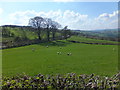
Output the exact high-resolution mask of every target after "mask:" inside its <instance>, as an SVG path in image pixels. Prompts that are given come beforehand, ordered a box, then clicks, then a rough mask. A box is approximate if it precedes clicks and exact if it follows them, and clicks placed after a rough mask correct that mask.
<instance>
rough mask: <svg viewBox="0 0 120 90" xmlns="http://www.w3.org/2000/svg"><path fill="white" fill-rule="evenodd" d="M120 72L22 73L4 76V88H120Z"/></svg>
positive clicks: (61, 89) (59, 89) (4, 89)
mask: <svg viewBox="0 0 120 90" xmlns="http://www.w3.org/2000/svg"><path fill="white" fill-rule="evenodd" d="M119 85H120V73H118V74H116V75H113V76H112V77H106V76H99V75H95V74H91V75H85V74H82V75H77V74H75V73H68V74H66V75H62V74H58V75H42V74H38V75H35V76H29V75H26V74H21V75H17V76H13V77H5V76H4V77H2V90H8V89H10V88H14V89H15V90H19V89H23V88H24V89H58V90H63V89H65V90H69V89H72V90H76V89H83V90H84V89H85V90H88V89H92V90H93V89H99V90H100V89H111V90H114V89H118V88H120V86H119Z"/></svg>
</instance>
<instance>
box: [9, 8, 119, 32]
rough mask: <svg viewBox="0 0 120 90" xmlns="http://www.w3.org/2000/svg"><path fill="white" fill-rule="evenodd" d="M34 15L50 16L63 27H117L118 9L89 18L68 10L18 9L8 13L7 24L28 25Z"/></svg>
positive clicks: (87, 28) (86, 28)
mask: <svg viewBox="0 0 120 90" xmlns="http://www.w3.org/2000/svg"><path fill="white" fill-rule="evenodd" d="M35 16H41V17H44V18H51V19H52V20H54V21H57V22H58V23H60V24H61V25H62V26H63V27H64V26H66V25H67V26H68V27H69V28H70V29H83V30H84V29H85V30H89V29H107V28H117V27H118V26H117V25H118V17H117V16H118V11H114V12H113V13H111V14H109V13H103V14H100V15H99V16H98V17H95V18H90V17H89V16H88V15H85V14H80V13H78V12H74V11H70V10H65V11H61V10H56V11H53V10H51V11H49V12H44V11H40V12H36V11H34V10H27V11H18V12H14V13H11V14H9V15H8V18H9V22H7V24H16V25H28V22H29V19H30V18H33V17H35Z"/></svg>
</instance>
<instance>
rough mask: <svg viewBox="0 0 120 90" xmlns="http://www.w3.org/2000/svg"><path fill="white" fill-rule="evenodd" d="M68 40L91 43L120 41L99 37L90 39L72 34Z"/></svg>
mask: <svg viewBox="0 0 120 90" xmlns="http://www.w3.org/2000/svg"><path fill="white" fill-rule="evenodd" d="M68 40H75V41H80V42H89V43H113V44H117V43H118V42H115V41H108V40H97V39H90V38H85V37H79V36H72V37H71V38H69V39H68Z"/></svg>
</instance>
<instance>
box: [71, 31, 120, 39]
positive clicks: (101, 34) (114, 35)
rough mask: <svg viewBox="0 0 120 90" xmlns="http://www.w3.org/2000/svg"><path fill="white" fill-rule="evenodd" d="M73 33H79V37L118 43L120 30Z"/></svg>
mask: <svg viewBox="0 0 120 90" xmlns="http://www.w3.org/2000/svg"><path fill="white" fill-rule="evenodd" d="M73 32H77V33H79V35H82V36H87V37H90V38H100V39H105V40H111V41H117V40H118V33H119V32H120V30H118V29H104V30H91V31H87V30H84V31H83V30H73Z"/></svg>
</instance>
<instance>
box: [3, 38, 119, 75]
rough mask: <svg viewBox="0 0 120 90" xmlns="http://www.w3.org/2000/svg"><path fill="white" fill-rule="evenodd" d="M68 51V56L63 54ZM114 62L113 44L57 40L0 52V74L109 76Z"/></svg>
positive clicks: (116, 54) (116, 60)
mask: <svg viewBox="0 0 120 90" xmlns="http://www.w3.org/2000/svg"><path fill="white" fill-rule="evenodd" d="M47 45H48V46H49V47H48V48H47V47H46V46H47ZM113 48H114V49H115V50H113ZM32 49H35V51H32ZM57 52H61V55H58V54H57ZM69 52H70V53H72V55H71V56H68V55H67V53H69ZM117 63H118V48H117V45H89V44H81V43H71V42H67V41H64V40H61V41H57V42H55V41H54V42H50V43H43V44H35V45H30V46H24V47H18V48H11V49H4V50H3V51H2V70H3V75H4V76H11V75H16V74H19V73H23V72H25V73H26V74H29V75H35V74H38V73H42V74H58V73H60V74H65V73H71V72H74V73H77V74H91V73H95V74H99V75H107V76H111V75H113V74H116V73H117V71H118V66H117Z"/></svg>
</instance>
